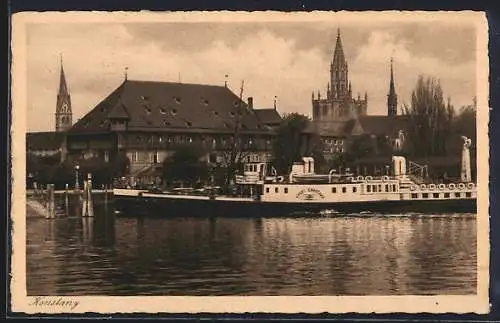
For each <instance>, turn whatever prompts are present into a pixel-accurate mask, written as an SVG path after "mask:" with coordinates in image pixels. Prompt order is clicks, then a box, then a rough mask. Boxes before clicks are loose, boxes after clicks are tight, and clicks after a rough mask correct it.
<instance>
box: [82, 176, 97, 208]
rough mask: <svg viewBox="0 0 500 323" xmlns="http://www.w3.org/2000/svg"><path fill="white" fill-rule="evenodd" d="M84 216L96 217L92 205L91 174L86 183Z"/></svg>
mask: <svg viewBox="0 0 500 323" xmlns="http://www.w3.org/2000/svg"><path fill="white" fill-rule="evenodd" d="M82 216H83V217H85V216H88V217H93V216H94V205H93V203H92V174H90V173H89V174H88V178H87V180H86V181H85V182H84V189H83V207H82Z"/></svg>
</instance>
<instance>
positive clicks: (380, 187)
mask: <svg viewBox="0 0 500 323" xmlns="http://www.w3.org/2000/svg"><path fill="white" fill-rule="evenodd" d="M378 191H379V192H382V185H381V184H378Z"/></svg>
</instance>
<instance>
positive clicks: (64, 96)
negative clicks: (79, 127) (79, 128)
mask: <svg viewBox="0 0 500 323" xmlns="http://www.w3.org/2000/svg"><path fill="white" fill-rule="evenodd" d="M55 117H56V132H61V131H67V130H69V128H71V126H72V124H73V120H72V119H73V112H72V111H71V96H70V95H69V90H68V86H67V84H66V76H65V75H64V68H63V63H62V57H61V74H60V76H59V92H58V94H57V103H56V115H55Z"/></svg>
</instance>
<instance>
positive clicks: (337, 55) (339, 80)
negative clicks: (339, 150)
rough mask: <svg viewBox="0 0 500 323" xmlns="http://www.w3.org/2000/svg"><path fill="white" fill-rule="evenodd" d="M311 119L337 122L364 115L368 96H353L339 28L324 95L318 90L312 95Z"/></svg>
mask: <svg viewBox="0 0 500 323" xmlns="http://www.w3.org/2000/svg"><path fill="white" fill-rule="evenodd" d="M312 105H313V120H315V121H321V122H322V121H326V122H337V121H340V122H342V121H347V120H350V119H351V118H353V117H355V116H358V115H366V111H367V105H368V97H367V96H366V95H365V98H364V100H363V99H362V98H360V96H359V94H358V98H357V99H356V98H353V95H352V86H351V82H350V80H349V67H348V65H347V60H346V57H345V55H344V48H343V46H342V38H341V36H340V30H338V31H337V40H336V42H335V49H334V51H333V57H332V60H331V62H330V79H329V82H328V84H327V86H326V97H325V96H323V97H321V95H320V92H319V91H318V96H317V98H315V97H314V94H313V96H312Z"/></svg>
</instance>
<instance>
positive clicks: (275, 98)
mask: <svg viewBox="0 0 500 323" xmlns="http://www.w3.org/2000/svg"><path fill="white" fill-rule="evenodd" d="M277 99H278V97H277V96H276V95H275V96H274V110H276V100H277Z"/></svg>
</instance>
